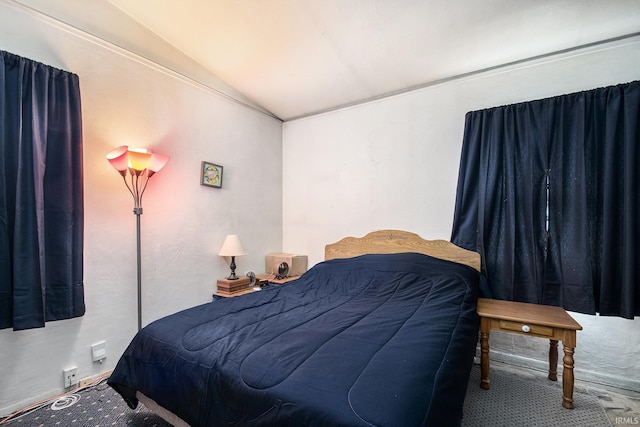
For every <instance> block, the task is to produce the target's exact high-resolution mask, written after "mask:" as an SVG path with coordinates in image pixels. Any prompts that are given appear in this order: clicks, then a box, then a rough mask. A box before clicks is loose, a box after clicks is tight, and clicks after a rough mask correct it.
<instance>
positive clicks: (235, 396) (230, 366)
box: [108, 230, 481, 427]
mask: <svg viewBox="0 0 640 427" xmlns="http://www.w3.org/2000/svg"><path fill="white" fill-rule="evenodd" d="M479 268H480V257H479V255H478V254H477V253H475V252H471V251H467V250H464V249H462V248H459V247H457V246H455V245H453V244H452V243H449V242H447V241H443V240H436V241H427V240H423V239H422V238H420V237H419V236H418V235H417V234H414V233H409V232H405V231H399V230H382V231H376V232H372V233H369V234H368V235H366V236H364V237H361V238H355V237H348V238H345V239H342V240H340V241H339V242H336V243H333V244H329V245H327V246H326V247H325V261H323V262H320V263H318V264H316V265H315V266H313V267H312V268H311V269H309V271H307V272H306V273H305V274H303V275H302V276H301V277H300V278H299V279H297V280H295V281H291V282H288V283H286V284H284V285H279V286H276V285H272V286H268V287H267V288H265V289H264V290H262V291H258V292H253V293H250V294H246V295H243V296H241V297H235V298H228V299H223V300H216V301H214V302H211V303H207V304H204V305H201V306H198V307H193V308H190V309H187V310H184V311H181V312H179V313H176V314H173V315H170V316H167V317H165V318H162V319H160V320H157V321H155V322H153V323H151V324H150V325H148V326H147V327H145V328H143V329H142V330H141V331H140V332H139V333H138V334H137V335H136V336H135V337H134V338H133V340H132V342H131V344H130V345H129V347H128V348H127V350H126V351H125V352H124V354H123V355H122V357H121V358H120V360H119V361H118V363H117V366H116V368H115V369H114V371H113V373H112V375H111V376H110V378H109V380H108V384H109V385H110V386H111V387H113V388H114V389H115V390H116V391H117V392H118V393H119V394H120V395H121V396H122V397H123V398H124V399H125V401H126V402H127V404H128V405H129V406H130V407H131V408H135V407H136V406H137V405H138V403H139V401H142V402H143V403H144V404H145V406H147V407H149V408H150V409H152V410H154V411H156V412H158V413H159V414H160V415H161V416H162V417H163V418H165V419H167V420H168V421H169V422H171V423H172V424H174V425H191V426H194V427H195V426H221V425H277V426H319V425H322V426H330V425H333V426H338V425H340V426H342V425H349V426H372V425H375V426H378V425H379V426H383V425H384V426H394V425H395V426H413V425H437V426H447V425H458V424H459V423H460V421H461V418H462V407H463V402H464V397H465V394H466V388H467V383H468V377H469V373H470V370H471V366H472V363H473V358H474V355H475V349H476V344H477V339H478V326H479V320H478V316H477V313H476V303H477V298H478V292H479V286H480V280H481V277H480V274H479V273H478V270H479Z"/></svg>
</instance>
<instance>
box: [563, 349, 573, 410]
mask: <svg viewBox="0 0 640 427" xmlns="http://www.w3.org/2000/svg"><path fill="white" fill-rule="evenodd" d="M562 346H563V348H564V357H563V358H562V363H563V365H562V366H563V369H562V406H564V407H565V408H567V409H573V351H574V348H573V347H569V346H567V345H566V344H565V343H564V342H563V343H562Z"/></svg>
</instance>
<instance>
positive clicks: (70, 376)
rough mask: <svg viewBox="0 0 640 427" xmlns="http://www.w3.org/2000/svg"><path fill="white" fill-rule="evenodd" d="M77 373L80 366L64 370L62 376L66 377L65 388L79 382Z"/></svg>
mask: <svg viewBox="0 0 640 427" xmlns="http://www.w3.org/2000/svg"><path fill="white" fill-rule="evenodd" d="M77 373H78V368H77V367H75V366H74V367H73V368H67V369H65V370H63V371H62V376H63V378H64V388H69V387H71V386H74V385H76V384H78V375H77Z"/></svg>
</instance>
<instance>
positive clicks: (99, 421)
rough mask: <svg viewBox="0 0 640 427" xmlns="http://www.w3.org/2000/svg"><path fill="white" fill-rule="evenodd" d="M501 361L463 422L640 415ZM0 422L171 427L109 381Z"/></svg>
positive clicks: (474, 391) (617, 420)
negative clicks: (565, 399)
mask: <svg viewBox="0 0 640 427" xmlns="http://www.w3.org/2000/svg"><path fill="white" fill-rule="evenodd" d="M500 365H501V364H499V363H493V362H492V367H491V376H490V381H491V388H490V389H489V390H482V389H481V388H480V386H479V384H480V367H479V366H478V365H474V367H473V369H472V371H471V377H470V379H469V385H468V390H467V398H466V400H465V405H464V416H463V419H462V427H483V426H490V427H499V426H509V427H517V426H545V427H546V426H590V427H598V426H617V425H623V424H629V423H632V424H637V423H638V422H637V421H635V420H638V419H639V418H638V417H640V399H638V398H637V397H631V398H629V399H626V398H625V397H624V396H623V397H622V399H619V398H617V397H616V396H618V395H617V394H616V393H609V392H606V391H602V390H599V389H593V388H590V387H587V386H582V385H580V384H576V387H575V390H574V404H575V409H573V410H568V409H565V408H563V407H562V405H561V402H562V382H561V381H560V380H559V381H558V382H552V381H549V380H547V378H546V375H545V374H544V373H542V372H536V371H530V370H523V369H515V368H509V367H505V366H500ZM577 383H578V382H577ZM612 396H613V397H612ZM612 411H613V412H612ZM616 411H617V412H616ZM634 421H635V423H634ZM0 425H2V427H23V426H24V427H51V426H56V427H57V426H77V427H80V426H81V427H106V426H130V427H170V424H168V423H167V422H165V421H164V420H163V419H162V418H160V417H159V416H157V415H155V414H153V413H151V412H150V411H149V410H148V409H147V408H145V407H144V406H143V405H142V404H140V405H138V408H137V409H136V410H132V409H130V408H129V407H128V406H127V405H126V403H124V401H123V400H122V398H121V397H120V396H119V395H117V394H116V393H115V392H114V391H113V389H111V388H110V387H109V386H107V384H106V383H105V382H102V383H99V384H97V385H95V386H93V387H90V388H88V389H85V390H82V391H79V392H77V393H74V394H69V395H65V396H63V397H61V398H59V399H57V400H54V401H49V402H47V403H46V404H42V405H41V406H39V407H37V408H36V409H34V410H32V411H30V412H26V413H23V414H21V415H18V416H15V417H12V418H11V419H4V420H0Z"/></svg>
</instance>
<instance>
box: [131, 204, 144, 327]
mask: <svg viewBox="0 0 640 427" xmlns="http://www.w3.org/2000/svg"><path fill="white" fill-rule="evenodd" d="M133 213H134V214H135V215H136V255H137V257H136V265H137V267H138V331H139V330H140V329H142V256H141V249H140V248H141V244H140V215H142V208H133Z"/></svg>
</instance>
